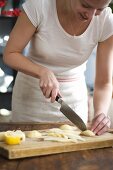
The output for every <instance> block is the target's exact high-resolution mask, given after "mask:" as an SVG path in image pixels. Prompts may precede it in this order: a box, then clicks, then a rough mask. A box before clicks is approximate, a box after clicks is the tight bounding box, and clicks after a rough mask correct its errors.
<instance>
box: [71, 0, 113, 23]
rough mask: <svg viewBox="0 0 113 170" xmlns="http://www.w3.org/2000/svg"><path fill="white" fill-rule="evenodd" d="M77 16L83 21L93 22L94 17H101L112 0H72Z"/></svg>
mask: <svg viewBox="0 0 113 170" xmlns="http://www.w3.org/2000/svg"><path fill="white" fill-rule="evenodd" d="M70 1H71V7H72V10H73V12H74V13H75V16H76V17H77V18H78V19H80V20H81V21H84V20H91V19H92V17H93V16H94V15H100V13H101V12H102V11H103V9H105V8H106V7H107V6H108V5H109V3H110V2H111V0H70Z"/></svg>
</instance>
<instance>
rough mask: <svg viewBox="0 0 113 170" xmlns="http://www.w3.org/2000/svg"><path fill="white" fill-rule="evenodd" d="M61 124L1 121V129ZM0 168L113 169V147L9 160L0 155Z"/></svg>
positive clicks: (32, 127)
mask: <svg viewBox="0 0 113 170" xmlns="http://www.w3.org/2000/svg"><path fill="white" fill-rule="evenodd" d="M57 126H59V124H54V123H53V124H46V123H45V124H40V123H32V124H31V123H1V124H0V131H5V130H16V129H21V130H33V129H46V128H52V127H57ZM0 170H113V148H104V149H94V150H85V151H76V152H69V153H61V154H55V155H47V156H38V157H31V158H23V159H15V160H8V159H6V158H4V157H2V156H0Z"/></svg>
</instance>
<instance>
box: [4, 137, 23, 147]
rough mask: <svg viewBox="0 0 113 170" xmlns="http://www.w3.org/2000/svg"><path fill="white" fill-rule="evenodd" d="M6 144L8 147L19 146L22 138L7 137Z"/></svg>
mask: <svg viewBox="0 0 113 170" xmlns="http://www.w3.org/2000/svg"><path fill="white" fill-rule="evenodd" d="M5 142H6V144H8V145H17V144H20V143H21V138H20V137H18V136H5Z"/></svg>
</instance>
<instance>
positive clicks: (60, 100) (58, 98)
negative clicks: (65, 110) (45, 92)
mask: <svg viewBox="0 0 113 170" xmlns="http://www.w3.org/2000/svg"><path fill="white" fill-rule="evenodd" d="M61 98H62V97H61V96H60V95H57V96H56V99H55V100H56V101H57V102H58V103H60V104H61V102H62V99H61Z"/></svg>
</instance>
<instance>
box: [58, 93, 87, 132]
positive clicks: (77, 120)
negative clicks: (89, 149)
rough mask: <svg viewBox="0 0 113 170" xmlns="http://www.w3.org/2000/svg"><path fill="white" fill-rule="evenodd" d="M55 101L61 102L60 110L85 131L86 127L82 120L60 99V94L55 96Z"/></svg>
mask: <svg viewBox="0 0 113 170" xmlns="http://www.w3.org/2000/svg"><path fill="white" fill-rule="evenodd" d="M56 101H57V102H58V103H60V104H61V108H60V111H61V112H62V113H63V114H64V115H65V116H66V117H67V118H68V119H69V120H70V121H71V122H72V123H73V124H75V125H76V126H77V127H78V128H79V129H80V130H82V131H85V130H87V127H86V125H85V123H84V122H83V120H82V119H81V118H80V117H79V116H78V115H77V114H76V113H75V112H74V111H73V110H72V109H71V108H70V107H69V106H68V105H67V104H66V103H65V102H64V101H63V100H62V98H61V96H58V95H57V97H56Z"/></svg>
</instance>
